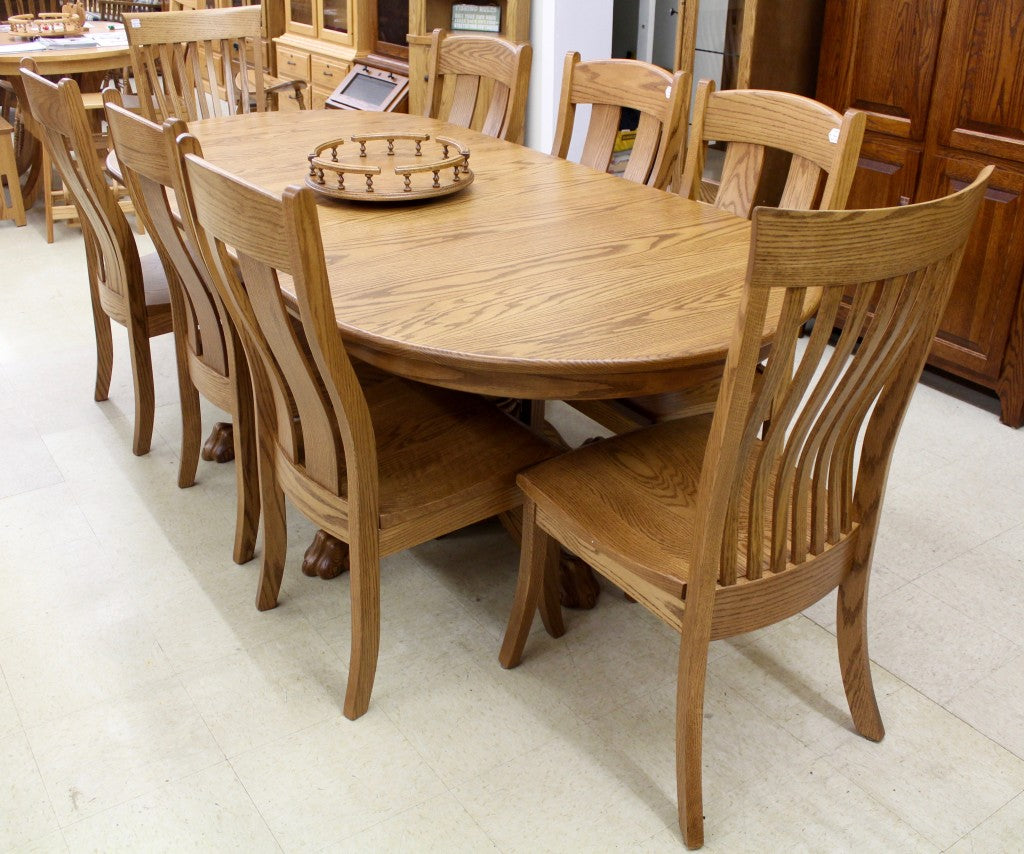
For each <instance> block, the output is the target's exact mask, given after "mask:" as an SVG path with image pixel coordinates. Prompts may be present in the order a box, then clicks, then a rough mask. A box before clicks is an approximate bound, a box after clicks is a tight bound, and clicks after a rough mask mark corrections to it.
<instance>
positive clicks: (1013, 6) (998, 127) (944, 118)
mask: <svg viewBox="0 0 1024 854" xmlns="http://www.w3.org/2000/svg"><path fill="white" fill-rule="evenodd" d="M941 51H942V58H941V61H940V64H939V73H938V75H937V77H936V89H935V95H934V99H935V109H934V111H933V116H934V122H935V128H936V138H937V141H938V142H939V144H940V145H947V146H950V147H953V148H960V149H964V150H966V151H973V152H977V153H978V154H986V155H991V156H996V157H1004V158H1006V159H1008V160H1016V161H1018V162H1024V75H1022V74H1021V64H1022V63H1024V0H950V3H949V10H948V12H947V15H946V23H945V26H944V28H943V40H942V49H941Z"/></svg>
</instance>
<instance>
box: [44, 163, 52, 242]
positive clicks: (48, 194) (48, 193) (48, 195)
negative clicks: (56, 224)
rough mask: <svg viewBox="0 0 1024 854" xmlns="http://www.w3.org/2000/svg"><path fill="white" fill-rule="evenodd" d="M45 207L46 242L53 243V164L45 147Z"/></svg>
mask: <svg viewBox="0 0 1024 854" xmlns="http://www.w3.org/2000/svg"><path fill="white" fill-rule="evenodd" d="M42 168H43V209H44V211H45V213H46V242H47V243H53V164H52V163H50V154H49V152H48V151H47V150H46V149H45V148H44V149H43V159H42Z"/></svg>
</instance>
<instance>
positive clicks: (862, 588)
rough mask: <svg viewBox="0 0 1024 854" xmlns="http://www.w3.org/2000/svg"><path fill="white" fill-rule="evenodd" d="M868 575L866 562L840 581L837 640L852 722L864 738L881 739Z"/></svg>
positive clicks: (882, 730) (881, 729)
mask: <svg viewBox="0 0 1024 854" xmlns="http://www.w3.org/2000/svg"><path fill="white" fill-rule="evenodd" d="M868 575H869V568H868V565H866V564H863V563H862V564H859V565H858V566H855V567H854V569H853V570H852V571H851V572H850V573H849V575H847V577H846V578H845V579H844V580H843V581H842V582H840V584H839V595H838V597H837V599H836V640H837V642H838V645H839V667H840V670H842V673H843V687H844V688H845V689H846V701H847V703H849V705H850V715H851V716H852V717H853V725H854V726H855V727H856V729H857V732H859V733H860V734H861V735H862V736H864V738H867V739H870V740H871V741H881V740H882V738H883V737H884V736H885V727H884V726H883V725H882V715H881V713H880V712H879V711H878V701H877V700H876V699H875V689H874V685H873V684H872V682H871V662H870V660H869V658H868V633H867V623H868V619H867V617H868V607H867V599H868Z"/></svg>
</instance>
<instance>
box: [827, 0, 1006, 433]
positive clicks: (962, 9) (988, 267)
mask: <svg viewBox="0 0 1024 854" xmlns="http://www.w3.org/2000/svg"><path fill="white" fill-rule="evenodd" d="M1022 66H1024V0H828V2H827V5H826V10H825V21H824V26H823V31H822V48H821V56H820V62H819V74H818V98H819V99H820V100H822V101H824V102H825V103H828V104H831V105H832V106H834V107H836V108H837V109H841V110H844V109H846V108H848V107H856V108H858V109H862V110H865V111H867V112H868V133H867V135H866V137H865V141H864V147H863V150H862V156H861V161H860V164H859V168H858V171H857V177H856V179H855V181H854V185H853V189H852V191H851V195H850V201H849V205H850V206H851V207H879V206H885V205H894V204H906V203H907V202H911V201H915V202H917V201H925V200H927V199H933V198H936V197H938V196H941V195H944V194H946V193H949V192H951V191H953V190H957V189H960V188H961V187H962V186H964V185H965V184H967V183H969V182H970V181H971V180H972V179H973V178H974V176H975V175H977V173H978V170H979V169H981V168H982V167H983V166H984V165H986V164H987V163H994V164H995V165H996V167H997V168H996V172H995V174H994V175H993V180H992V183H991V185H990V186H989V188H988V193H987V195H986V200H985V204H984V207H983V210H982V213H981V215H980V217H979V221H978V224H977V225H976V226H975V229H974V233H973V235H972V238H971V241H970V243H969V245H968V247H967V251H966V253H965V256H964V262H963V266H962V268H961V272H960V276H959V278H958V280H957V282H956V285H955V287H954V291H953V294H952V297H951V298H950V302H949V305H948V307H947V309H946V313H945V315H944V316H943V320H942V324H941V326H940V329H939V332H938V334H937V336H936V339H935V344H934V346H933V348H932V352H931V355H930V357H929V363H930V364H932V365H934V366H936V367H939V368H942V369H944V370H946V371H948V372H950V373H952V374H955V375H957V376H960V377H963V378H964V379H967V380H970V381H972V382H975V383H977V384H979V385H982V386H985V387H987V388H990V389H992V390H994V391H995V392H996V393H997V394H998V395H999V398H1000V403H1001V405H1002V419H1003V421H1004V422H1006V423H1007V424H1010V425H1012V426H1014V427H1019V426H1021V424H1022V423H1024V294H1022V291H1024V287H1022V280H1024V218H1022V217H1024V206H1022V201H1021V196H1022V194H1024V76H1022V75H1021V73H1020V68H1021V67H1022Z"/></svg>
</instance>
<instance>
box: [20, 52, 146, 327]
mask: <svg viewBox="0 0 1024 854" xmlns="http://www.w3.org/2000/svg"><path fill="white" fill-rule="evenodd" d="M21 78H22V82H23V84H24V86H25V93H26V95H27V96H28V101H29V109H30V110H31V113H32V118H33V120H34V121H35V123H36V124H37V126H38V127H39V128H40V129H41V130H42V133H43V136H44V141H45V144H46V147H47V150H48V151H49V153H50V156H51V157H52V159H53V164H54V166H56V167H57V171H58V172H60V176H61V178H62V179H63V180H64V183H65V184H66V186H67V187H68V189H69V190H70V191H71V195H72V197H73V198H74V201H75V206H76V207H77V208H78V213H79V217H80V219H81V222H82V231H83V232H84V234H85V242H86V251H87V257H88V261H89V276H90V279H91V281H92V284H93V285H94V286H95V287H96V289H97V292H98V297H99V301H100V303H101V304H102V306H103V310H104V311H105V312H106V313H107V314H108V315H109V316H110V317H112V318H113V319H114V320H117V321H118V322H119V323H122V324H125V323H127V316H128V315H129V314H130V313H132V312H143V313H144V306H145V302H144V296H143V294H144V288H143V282H142V269H141V266H140V263H139V251H138V247H137V246H136V244H135V237H134V235H133V234H132V230H131V226H130V225H129V224H128V220H127V218H126V217H125V215H124V212H123V211H122V210H121V208H120V206H119V205H118V203H117V198H116V197H115V195H114V192H113V190H112V189H111V187H110V185H109V184H108V183H107V181H106V179H105V178H104V177H103V172H102V170H101V169H100V163H99V158H98V157H97V155H96V147H95V144H94V142H93V135H92V128H91V127H90V125H89V119H88V117H87V116H86V113H85V108H84V107H83V106H82V96H81V92H80V90H79V88H78V84H77V83H76V82H75V81H74V80H72V79H71V78H69V77H65V78H64V79H63V80H61V81H60V82H59V83H51V82H50V81H49V80H47V79H45V78H44V77H40V76H39V75H38V74H35V73H34V72H32V71H29V70H27V69H25V68H22V70H21Z"/></svg>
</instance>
